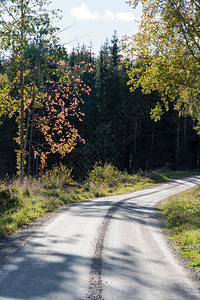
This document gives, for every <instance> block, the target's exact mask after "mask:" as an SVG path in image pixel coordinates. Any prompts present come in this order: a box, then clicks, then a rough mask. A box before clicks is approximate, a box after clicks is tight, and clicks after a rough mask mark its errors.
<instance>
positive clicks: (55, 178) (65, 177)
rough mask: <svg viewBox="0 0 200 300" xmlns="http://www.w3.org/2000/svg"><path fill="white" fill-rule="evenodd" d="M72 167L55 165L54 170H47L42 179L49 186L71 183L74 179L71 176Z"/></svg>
mask: <svg viewBox="0 0 200 300" xmlns="http://www.w3.org/2000/svg"><path fill="white" fill-rule="evenodd" d="M71 173H72V169H68V168H67V166H65V165H63V164H59V165H55V166H54V167H53V169H52V170H47V171H46V172H45V173H44V174H42V175H41V176H40V180H41V181H42V182H44V183H45V184H46V186H47V187H48V188H49V187H63V186H67V185H71V184H72V183H73V179H72V176H71Z"/></svg>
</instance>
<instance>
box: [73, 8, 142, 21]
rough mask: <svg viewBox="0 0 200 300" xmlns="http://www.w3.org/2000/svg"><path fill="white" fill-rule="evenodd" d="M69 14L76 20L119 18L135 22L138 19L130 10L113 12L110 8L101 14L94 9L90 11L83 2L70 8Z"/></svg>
mask: <svg viewBox="0 0 200 300" xmlns="http://www.w3.org/2000/svg"><path fill="white" fill-rule="evenodd" d="M70 13H71V15H72V16H73V17H74V18H75V19H77V20H101V19H108V20H119V21H123V22H133V21H134V22H137V21H138V20H137V19H136V18H135V17H134V15H133V14H132V13H131V12H127V13H126V12H118V13H116V14H114V13H113V12H112V11H111V10H110V9H107V10H105V13H104V14H103V15H101V16H100V15H99V14H98V13H97V12H96V11H95V12H91V11H90V9H89V7H88V6H86V5H85V4H84V3H83V4H81V6H75V7H74V8H72V9H71V10H70Z"/></svg>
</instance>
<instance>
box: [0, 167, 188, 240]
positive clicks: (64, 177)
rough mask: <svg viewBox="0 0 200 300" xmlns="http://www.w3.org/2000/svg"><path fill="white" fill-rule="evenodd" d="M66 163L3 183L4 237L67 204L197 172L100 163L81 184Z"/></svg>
mask: <svg viewBox="0 0 200 300" xmlns="http://www.w3.org/2000/svg"><path fill="white" fill-rule="evenodd" d="M70 174H71V171H69V170H68V171H67V169H66V168H65V167H64V166H61V167H59V168H58V167H56V168H55V169H54V170H52V171H50V172H48V173H46V175H43V176H42V177H41V178H40V180H35V179H26V180H25V181H24V184H23V185H20V183H19V181H18V180H13V181H12V182H10V183H5V182H2V184H1V185H0V237H1V238H2V237H8V236H9V235H10V234H11V233H13V232H15V231H16V230H17V229H18V228H20V227H24V226H27V225H28V224H29V223H30V222H32V221H33V220H34V221H37V219H38V218H39V217H41V216H44V215H46V214H47V213H50V212H52V211H54V210H56V209H57V208H59V207H61V206H63V205H69V204H72V203H75V202H81V201H84V200H88V199H92V198H96V197H104V196H111V195H117V194H123V193H128V192H133V191H136V190H139V189H144V188H147V187H149V186H152V185H154V184H156V183H160V182H164V181H167V180H170V179H175V178H181V177H186V176H191V175H194V173H191V172H187V173H185V172H167V173H166V172H165V173H163V172H152V173H148V174H147V173H140V174H135V175H129V174H127V173H121V172H119V171H118V170H117V169H116V168H115V167H113V166H112V165H109V164H108V165H105V166H99V165H96V166H95V167H94V170H92V171H91V173H90V174H89V176H88V180H87V181H86V182H85V183H81V184H78V183H76V182H74V181H73V180H72V178H71V177H70Z"/></svg>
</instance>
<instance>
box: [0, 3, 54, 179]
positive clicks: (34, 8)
mask: <svg viewBox="0 0 200 300" xmlns="http://www.w3.org/2000/svg"><path fill="white" fill-rule="evenodd" d="M48 3H49V1H48V0H19V1H17V0H12V1H9V0H1V8H0V46H1V49H2V51H4V52H5V51H6V53H8V54H10V55H11V56H12V58H13V61H14V63H15V70H16V74H15V77H14V78H13V80H12V81H11V82H10V83H9V86H10V89H9V93H7V94H6V95H5V89H3V90H2V89H1V94H2V96H3V97H0V98H1V100H2V98H3V100H2V101H1V108H2V110H1V112H0V113H1V114H5V112H6V111H7V112H8V111H9V113H10V114H16V120H17V123H18V138H17V142H18V144H19V146H20V147H19V148H20V149H19V150H18V151H17V156H18V169H19V174H20V181H21V182H22V181H23V176H24V166H25V157H26V146H27V138H28V129H29V122H30V115H31V113H30V110H31V108H33V109H34V108H35V103H37V102H38V103H39V100H40V98H41V96H42V93H40V91H39V87H38V86H37V83H36V77H37V76H38V71H39V61H38V60H37V62H36V63H35V65H34V68H33V69H32V68H31V65H30V57H28V56H27V53H28V49H30V46H31V45H33V44H34V43H35V44H37V42H38V40H39V41H40V42H41V40H42V41H43V44H44V43H46V44H47V43H48V44H49V43H50V41H51V42H53V43H55V41H56V39H55V35H54V34H55V32H56V30H57V28H56V27H53V26H52V25H51V22H50V14H49V12H48V11H47V9H46V8H45V7H46V5H47V4H48ZM52 14H56V12H54V11H53V12H52ZM37 46H38V45H37ZM33 74H34V76H33ZM7 86H8V84H7ZM6 92H7V90H6ZM36 95H37V96H36ZM36 98H37V99H36ZM27 114H28V116H27ZM25 123H27V125H26V127H25Z"/></svg>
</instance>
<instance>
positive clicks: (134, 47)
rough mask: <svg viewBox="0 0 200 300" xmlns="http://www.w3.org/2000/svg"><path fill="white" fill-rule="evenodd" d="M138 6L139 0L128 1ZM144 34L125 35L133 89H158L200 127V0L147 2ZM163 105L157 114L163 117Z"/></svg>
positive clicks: (142, 24)
mask: <svg viewBox="0 0 200 300" xmlns="http://www.w3.org/2000/svg"><path fill="white" fill-rule="evenodd" d="M127 2H128V3H129V4H130V5H131V6H133V8H135V7H136V6H137V5H138V3H139V1H138V0H134V1H127ZM141 2H142V6H143V15H142V18H141V21H140V24H139V27H138V32H137V33H136V34H134V35H133V36H132V37H129V38H128V37H124V38H123V40H122V45H123V50H124V52H125V53H126V55H127V58H128V60H129V61H131V62H134V65H133V67H132V68H131V69H130V70H128V75H129V78H130V80H129V84H130V85H131V90H135V89H136V88H137V87H139V86H140V87H141V88H142V91H143V92H144V93H151V92H152V91H158V92H159V93H160V94H161V97H162V101H163V103H164V104H165V107H166V109H168V107H169V101H172V102H173V103H174V108H175V109H177V110H178V111H179V112H180V114H182V115H190V116H192V117H193V118H194V119H196V120H197V123H198V128H199V129H200V105H199V103H200V54H199V53H200V52H199V50H200V30H199V29H200V18H199V17H200V5H199V2H198V1H193V0H189V1H185V0H164V1H161V0H158V1H155V0H144V1H141ZM161 114H162V105H161V104H158V105H157V106H156V108H155V109H154V111H153V113H152V117H154V118H155V119H159V118H160V115H161Z"/></svg>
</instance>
